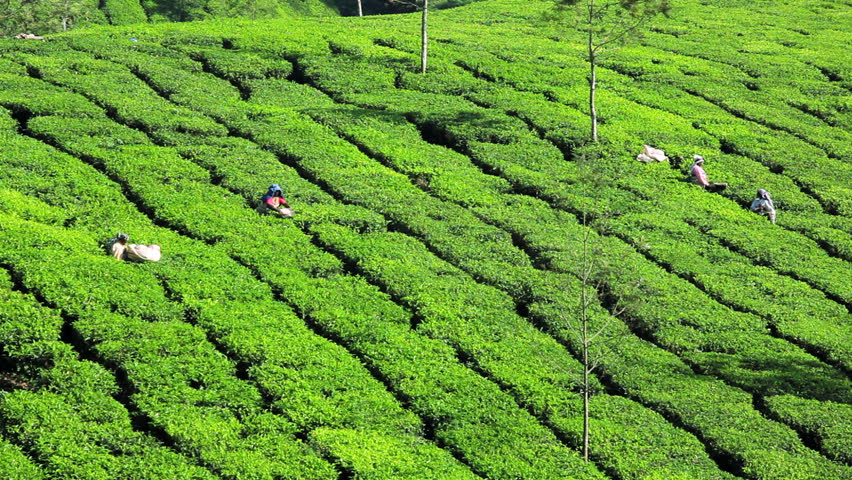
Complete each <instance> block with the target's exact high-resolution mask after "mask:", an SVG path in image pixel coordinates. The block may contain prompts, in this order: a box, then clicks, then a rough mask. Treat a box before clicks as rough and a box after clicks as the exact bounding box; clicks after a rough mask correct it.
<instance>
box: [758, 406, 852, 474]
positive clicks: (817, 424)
mask: <svg viewBox="0 0 852 480" xmlns="http://www.w3.org/2000/svg"><path fill="white" fill-rule="evenodd" d="M766 404H767V408H769V411H770V412H771V413H772V415H774V416H777V417H779V418H782V419H783V420H784V421H785V422H787V423H790V424H793V425H796V426H797V428H799V429H800V430H801V431H802V432H804V436H805V437H806V438H810V439H815V440H816V442H817V444H818V445H819V448H820V450H822V451H824V452H826V454H827V455H828V456H829V458H833V459H834V460H837V461H839V462H844V463H846V464H847V465H850V464H852V452H850V451H849V445H850V444H852V405H849V404H846V403H833V402H814V401H812V400H806V399H802V398H797V397H793V396H789V395H779V396H775V397H769V398H767V399H766Z"/></svg>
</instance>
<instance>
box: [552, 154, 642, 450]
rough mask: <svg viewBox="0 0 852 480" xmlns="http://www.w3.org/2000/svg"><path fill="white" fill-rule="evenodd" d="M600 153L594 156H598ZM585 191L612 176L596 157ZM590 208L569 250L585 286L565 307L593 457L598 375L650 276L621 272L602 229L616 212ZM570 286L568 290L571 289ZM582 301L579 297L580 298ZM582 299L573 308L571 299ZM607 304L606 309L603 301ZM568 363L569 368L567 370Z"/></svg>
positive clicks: (583, 171) (583, 179)
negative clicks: (621, 323) (620, 324)
mask: <svg viewBox="0 0 852 480" xmlns="http://www.w3.org/2000/svg"><path fill="white" fill-rule="evenodd" d="M593 158H594V157H593ZM578 163H579V164H580V183H581V191H582V193H581V195H582V196H584V197H586V196H587V194H588V192H590V191H596V190H598V189H599V187H601V186H602V185H603V184H604V183H605V182H606V181H607V180H606V177H605V176H604V174H603V173H602V172H601V171H599V170H597V168H599V167H598V166H597V164H596V162H594V160H593V159H592V160H589V159H586V158H583V159H579V160H578ZM589 210H590V208H589V207H586V206H583V207H581V211H580V213H579V215H578V216H579V220H580V225H581V227H582V228H581V234H580V236H579V238H577V239H576V242H575V243H576V244H577V246H576V247H574V248H571V249H569V250H567V253H569V254H570V255H572V257H571V258H570V262H571V265H572V271H571V272H570V273H571V274H572V277H574V278H576V279H577V280H579V290H578V289H577V288H576V287H575V288H572V293H566V294H565V300H564V301H565V302H566V303H565V305H566V307H565V308H564V309H562V310H561V312H560V313H559V317H560V323H561V325H560V326H559V327H560V329H561V330H563V331H564V332H566V333H567V335H568V338H566V340H568V341H569V343H570V344H572V345H573V346H574V347H575V355H577V356H578V357H579V360H580V369H581V371H580V372H579V374H578V373H577V372H576V371H568V373H569V374H570V375H571V376H572V377H573V379H574V381H575V382H576V384H577V386H578V387H579V390H580V393H581V395H582V398H583V445H582V450H583V459H585V460H586V461H589V443H590V432H591V425H590V416H591V415H590V413H591V402H592V396H593V394H594V392H595V383H594V381H593V380H594V375H595V374H596V373H597V371H598V370H599V369H600V367H601V365H602V363H603V361H604V360H605V359H606V358H607V356H609V355H610V354H611V353H612V352H613V351H614V350H615V349H616V348H618V346H619V345H620V343H621V341H622V340H623V339H624V336H625V334H626V333H627V332H626V331H625V330H624V329H623V328H621V329H618V328H614V327H615V323H616V322H617V321H618V319H619V318H621V317H622V316H624V315H626V314H627V313H629V311H630V310H631V309H632V308H635V307H636V306H637V305H638V304H639V303H640V302H641V301H642V297H641V290H642V289H643V283H644V279H642V278H638V279H636V280H635V281H632V280H630V279H626V278H625V277H624V275H623V274H622V273H621V272H619V271H618V270H619V269H618V265H617V264H614V263H613V262H612V261H611V260H612V259H613V255H612V254H611V253H610V252H607V251H606V245H605V242H604V240H603V239H602V238H601V236H600V235H599V234H598V232H599V231H606V229H607V227H606V224H607V222H608V220H609V219H610V218H611V216H610V214H609V213H607V212H598V213H596V214H594V215H592V214H591V213H590V212H589ZM616 277H617V278H618V282H619V284H620V287H619V288H618V297H617V298H615V297H614V296H613V295H611V293H610V292H612V290H613V289H612V288H611V286H610V285H611V283H610V282H612V281H613V279H614V278H616ZM566 292H567V291H566ZM575 302H576V303H575ZM571 304H574V305H576V308H571V307H570V305H571ZM602 306H603V307H605V309H602V308H601V307H602ZM560 368H563V371H567V370H565V369H564V367H561V366H560Z"/></svg>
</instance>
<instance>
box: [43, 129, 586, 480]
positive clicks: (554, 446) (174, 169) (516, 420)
mask: <svg viewBox="0 0 852 480" xmlns="http://www.w3.org/2000/svg"><path fill="white" fill-rule="evenodd" d="M30 126H31V128H33V129H34V131H38V132H39V134H40V135H44V136H46V137H49V138H51V139H52V140H51V141H54V142H58V143H67V146H68V148H70V149H77V148H79V149H80V150H79V151H78V153H79V154H81V155H82V154H83V152H84V150H85V149H86V147H85V146H84V145H85V142H83V141H81V140H80V139H79V138H78V136H77V135H67V133H65V132H64V131H63V129H62V128H60V126H61V124H60V122H58V121H57V120H55V119H49V118H45V119H36V120H34V121H33V122H31V125H30ZM51 126H55V127H56V128H52V127H51ZM66 135H67V136H66ZM94 145H96V143H94ZM136 148H139V147H132V146H131V147H127V148H126V149H122V148H119V149H112V150H109V151H106V152H103V151H101V152H98V149H97V148H93V149H92V152H90V155H89V157H90V158H91V159H92V160H93V161H96V162H103V163H102V164H103V165H104V167H105V168H106V169H107V170H108V171H111V172H112V174H113V175H115V176H118V177H120V178H122V180H123V182H125V185H127V188H129V189H130V190H129V191H130V192H131V193H132V194H133V195H135V196H138V197H139V198H141V199H142V202H143V203H144V202H151V203H152V205H163V206H164V207H165V204H167V203H175V204H179V205H185V204H186V202H187V200H189V199H190V198H193V199H194V198H196V197H195V196H191V195H190V196H182V197H181V198H178V197H177V196H175V194H169V195H171V196H170V197H166V195H167V194H168V193H167V192H168V189H169V188H172V189H173V188H174V187H170V185H172V184H175V182H177V184H180V185H183V186H184V187H185V188H190V185H189V183H184V182H181V181H179V180H178V179H179V178H181V175H182V174H183V173H182V172H189V171H188V170H187V169H188V165H182V164H180V163H178V162H177V161H176V160H177V159H174V158H172V157H169V158H171V160H170V161H169V162H162V163H157V162H154V163H152V164H149V165H147V166H141V165H134V164H133V162H127V161H123V160H122V154H121V152H120V150H128V151H132V150H133V149H136ZM149 152H151V154H153V153H154V152H153V150H149ZM94 153H101V154H103V153H106V154H104V155H103V158H97V156H96V155H93V154H94ZM159 155H165V156H167V157H168V156H169V155H170V154H169V153H168V149H162V151H161V152H160V153H159ZM151 165H154V166H156V167H157V168H162V169H167V170H165V171H163V172H161V173H159V175H163V177H164V178H169V179H170V181H169V182H166V183H162V182H151V181H150V180H145V179H144V178H143V177H145V176H146V175H154V176H156V175H158V173H154V172H156V170H154V171H152V170H151ZM191 175H192V176H191V177H189V178H190V179H197V178H196V177H195V176H194V175H196V174H195V173H191ZM216 188H217V187H215V186H209V187H208V191H207V194H208V195H209V194H210V191H211V190H214V191H215V190H216ZM182 189H183V188H182ZM187 191H192V190H191V189H190V190H187ZM176 193H177V192H176ZM224 197H227V195H224ZM165 198H171V201H166V200H165ZM195 203H197V204H198V205H199V206H200V205H201V204H202V203H204V198H198V200H197V201H195ZM234 205H235V208H236V203H235V204H234ZM244 210H245V209H244ZM181 211H182V210H181V209H172V210H168V209H166V208H163V209H160V210H159V213H161V214H162V215H166V216H168V217H170V218H173V219H174V221H177V222H187V220H190V221H191V219H188V218H187V217H186V216H185V215H186V214H182V213H181ZM184 211H186V212H190V211H192V210H184ZM239 217H240V218H243V217H246V215H245V213H242V214H240V215H239ZM223 218H227V217H223ZM231 220H232V219H231ZM260 220H261V219H259V220H258V221H257V222H255V223H256V224H257V228H254V229H253V231H252V233H251V235H252V236H251V238H255V237H256V235H257V232H258V228H261V226H262V225H263V223H264V222H261V221H260ZM210 221H211V222H212V221H214V219H213V218H211V219H210ZM246 221H248V220H246ZM218 225H219V226H220V227H221V228H222V229H223V231H224V232H225V233H227V232H228V231H230V232H232V233H230V236H231V238H232V239H233V241H231V240H230V239H229V240H228V242H226V243H227V244H228V246H227V248H228V249H229V251H231V252H232V253H233V254H234V255H236V256H238V257H239V258H241V259H242V260H241V261H245V262H247V263H249V264H252V265H253V267H255V268H257V269H258V271H260V272H261V274H262V273H263V271H265V270H266V269H268V268H270V267H273V268H280V267H277V266H276V264H277V263H280V258H276V256H275V255H273V256H269V255H267V254H266V253H264V252H263V251H262V249H260V248H259V247H258V245H255V243H252V242H246V238H247V237H246V231H245V230H242V229H234V228H232V227H230V226H226V225H225V222H221V221H220V222H219V223H218ZM226 227H227V228H228V230H224V229H225V228H226ZM182 228H187V231H190V230H189V229H191V228H196V225H194V224H186V225H185V226H184V227H182ZM197 228H202V227H197ZM209 228H210V226H209V225H208V226H204V229H203V231H204V230H208V231H209ZM235 230H236V231H235ZM261 231H262V230H261ZM220 233H222V231H220ZM223 235H224V233H223ZM270 235H271V233H270ZM270 235H261V237H266V236H270ZM276 235H277V234H276ZM257 241H258V242H264V240H263V239H262V238H261V239H259V240H257ZM270 253H273V252H270ZM259 254H260V255H259ZM278 257H280V256H278ZM313 257H315V255H309V256H295V257H294V259H296V260H297V261H301V262H305V263H302V264H301V268H302V269H303V270H306V271H309V272H312V273H314V274H316V273H318V271H315V265H313V264H311V265H308V264H307V263H308V260H310V258H313ZM290 268H292V266H291V267H290ZM285 276H286V277H287V278H288V279H290V280H292V281H296V279H297V278H296V277H294V276H293V275H285ZM275 277H278V275H276V276H275ZM346 282H347V281H344V285H337V287H335V290H337V291H341V286H345V283H346ZM334 283H335V284H337V283H339V282H334ZM315 284H316V281H314V282H311V281H304V280H303V281H302V282H296V287H297V288H299V289H300V290H302V291H303V292H305V293H309V294H310V296H311V297H312V298H313V301H316V297H315V295H316V293H315V290H316V288H315V287H316V285H315ZM353 286H356V287H357V283H356V284H355V285H353ZM325 288H329V287H325ZM349 288H352V287H349ZM358 288H360V287H358ZM306 289H307V290H306ZM364 293H367V292H366V291H365V292H364ZM303 294H304V293H303ZM361 295H363V293H362V294H361ZM288 298H290V295H288ZM323 298H324V300H326V301H328V300H332V301H333V302H338V301H340V300H346V298H341V299H339V300H336V299H334V298H333V297H332V298H327V297H323ZM313 308H316V309H318V307H317V306H314V307H313ZM335 308H340V307H335ZM312 314H313V315H317V314H318V312H312ZM335 317H337V315H336V314H335ZM326 328H328V327H327V326H326ZM395 335H398V334H395ZM411 341H413V342H414V343H413V345H412V347H411V348H410V350H411V352H412V353H414V352H417V351H425V350H424V347H423V346H420V347H417V345H418V344H420V343H422V341H421V340H416V339H414V338H412V340H411ZM394 343H395V344H399V341H396V342H394ZM373 345H376V344H373ZM376 346H378V345H376ZM372 348H375V346H374V347H372ZM429 348H430V349H434V348H435V347H434V346H433V347H429ZM362 349H363V347H362ZM422 355H423V353H419V354H417V356H419V357H422ZM449 358H452V355H450V357H449ZM447 362H448V359H447V358H443V359H441V360H440V361H437V359H436V362H435V364H434V367H430V369H431V368H438V366H439V365H440V370H441V372H442V373H441V375H436V374H425V373H424V375H423V376H422V377H420V378H423V379H426V378H431V377H436V379H437V377H441V378H443V380H442V382H447V381H449V379H450V378H455V380H454V381H456V382H458V381H461V382H463V383H465V384H468V385H469V386H468V387H466V388H464V389H462V390H463V391H466V392H469V391H471V389H474V390H476V389H479V390H481V394H480V395H478V396H477V398H478V399H480V400H481V399H482V398H490V399H491V404H492V407H491V408H490V410H495V409H496V410H497V411H498V412H503V413H502V415H503V416H504V417H505V422H503V421H501V425H500V428H499V431H501V432H503V433H501V435H500V438H501V440H500V441H499V442H496V443H494V442H493V441H492V440H491V439H489V438H488V437H487V436H484V435H483V431H482V430H481V428H479V429H477V432H476V436H475V438H476V440H475V441H473V439H474V437H471V436H470V435H472V434H473V431H470V432H469V433H464V434H463V437H464V441H465V442H467V444H461V441H462V440H458V441H454V442H453V445H457V447H456V448H458V449H459V450H461V451H463V452H464V454H465V455H470V456H471V457H473V458H474V459H475V461H476V462H478V463H477V464H478V465H481V466H479V467H477V468H488V469H492V470H493V469H497V471H503V470H505V469H509V470H508V471H523V472H525V474H526V475H546V476H553V475H554V474H555V473H556V472H559V471H564V470H565V469H566V468H571V469H575V468H581V469H582V470H587V468H586V467H580V466H579V465H577V466H575V467H568V465H570V464H571V463H572V462H575V461H574V460H570V459H571V457H572V456H571V455H568V452H567V450H566V451H564V452H562V447H558V442H556V441H555V438H553V437H552V434H549V433H544V432H545V431H542V430H541V427H540V426H536V425H535V422H530V420H524V414H520V413H512V411H513V410H512V409H516V408H517V407H514V406H513V405H514V404H513V403H512V402H511V401H509V402H508V403H506V400H498V399H499V398H500V394H499V393H498V392H499V390H492V391H491V392H490V393H488V392H489V390H490V389H491V388H494V387H488V386H487V383H481V382H477V381H475V380H474V379H475V378H476V377H470V374H469V373H465V372H468V371H467V370H465V369H459V370H458V371H457V372H456V373H454V374H452V375H450V371H448V369H447V365H448V363H447ZM396 368H399V367H396ZM409 370H410V369H406V368H401V369H400V370H399V371H400V372H403V371H406V372H409V373H407V374H406V375H410V371H409ZM436 371H437V370H436ZM429 383H432V382H431V381H430V382H429ZM476 383H481V386H479V387H475V386H474V385H476ZM439 388H443V387H439ZM454 390H455V388H451V389H450V391H449V392H448V393H450V395H451V396H450V397H449V398H448V399H447V400H450V399H452V404H455V405H456V407H455V408H451V409H450V410H446V411H445V410H444V407H441V409H440V411H441V412H442V413H440V414H438V413H437V412H436V411H434V410H432V406H433V404H431V403H427V404H424V405H422V406H420V407H419V408H420V410H419V411H421V412H426V414H427V416H431V417H432V418H435V415H437V418H444V417H445V416H446V415H448V414H449V412H474V411H476V410H475V409H474V410H471V408H469V407H468V408H465V407H462V406H461V405H460V404H459V402H460V401H464V402H468V401H470V400H472V399H470V400H468V399H465V400H463V399H462V398H461V397H459V396H457V395H456V394H454V393H451V392H452V391H454ZM427 391H429V392H431V393H430V394H429V395H428V398H435V397H436V395H438V391H436V389H435V387H429V389H428V390H427ZM412 393H413V392H412ZM418 395H419V394H418ZM495 395H497V396H496V397H495ZM445 396H446V395H445ZM424 399H425V398H424ZM447 400H445V401H444V402H442V403H441V405H444V406H448V404H446V401H447ZM477 401H479V400H477ZM430 411H431V412H433V413H430ZM484 413H487V412H483V414H484ZM475 415H477V416H478V415H480V413H476V414H475ZM488 415H489V417H491V418H493V417H494V413H493V412H492V413H488ZM519 415H520V416H519ZM458 416H459V414H453V415H452V417H458ZM527 418H529V417H527ZM474 423H477V424H478V423H479V422H474ZM435 428H436V430H441V434H442V435H448V434H451V433H452V430H455V429H456V428H457V427H455V426H451V425H449V424H446V425H442V426H441V427H440V429H438V427H435ZM448 428H450V429H451V430H447V429H448ZM521 428H523V429H525V431H523V430H521ZM495 429H496V427H495ZM513 431H514V432H517V433H516V434H515V435H519V436H518V437H516V439H515V440H511V441H510V443H509V444H508V445H514V446H512V447H511V448H512V449H513V450H514V451H515V452H516V453H515V454H514V457H515V458H516V460H513V461H512V462H510V463H507V462H506V455H507V452H506V451H505V450H500V452H501V453H499V455H500V458H501V459H502V460H501V461H500V462H499V465H498V464H497V463H493V462H492V463H491V464H488V463H486V461H485V460H483V459H480V458H477V456H482V457H483V458H487V457H488V456H489V455H492V454H495V453H493V452H494V448H493V447H492V448H484V447H483V446H482V442H483V441H487V442H491V445H493V446H496V445H501V444H502V445H507V444H506V442H507V441H508V440H509V439H511V438H512V437H508V438H507V436H506V432H513ZM443 432H446V433H443ZM461 433H462V431H459V432H458V433H454V434H453V435H459V434H461ZM521 435H522V437H521ZM530 436H532V437H530ZM548 437H550V439H548ZM439 438H440V437H439ZM445 438H453V437H445ZM521 438H523V439H524V440H523V441H521ZM529 438H538V439H537V440H535V441H531V440H529ZM472 441H473V442H472ZM519 442H520V443H519ZM522 444H523V445H528V447H526V448H521V445H522ZM530 448H531V449H532V450H530V451H525V450H528V449H530ZM542 448H548V449H551V451H552V452H553V453H552V454H548V455H547V456H545V457H542V451H541V449H542ZM536 452H538V453H536ZM533 458H535V459H536V460H535V461H536V463H537V464H539V463H541V462H542V461H543V458H547V459H548V460H546V462H550V465H551V466H550V467H547V468H538V469H536V470H530V469H529V467H524V466H523V464H524V463H526V462H528V461H531V459H533ZM527 459H529V460H527ZM566 462H567V463H566Z"/></svg>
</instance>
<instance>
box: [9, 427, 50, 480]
mask: <svg viewBox="0 0 852 480" xmlns="http://www.w3.org/2000/svg"><path fill="white" fill-rule="evenodd" d="M0 475H3V478H8V479H9V480H42V479H44V478H45V476H44V475H45V474H44V472H43V471H42V470H41V469H40V468H39V467H37V466H36V465H35V464H34V463H33V462H32V460H30V459H29V458H27V457H26V456H25V455H24V454H23V453H22V452H21V450H20V449H19V448H18V447H17V446H15V445H13V444H11V443H9V442H8V441H7V440H6V439H4V438H2V437H0Z"/></svg>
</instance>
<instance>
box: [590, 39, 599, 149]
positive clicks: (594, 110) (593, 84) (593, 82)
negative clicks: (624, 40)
mask: <svg viewBox="0 0 852 480" xmlns="http://www.w3.org/2000/svg"><path fill="white" fill-rule="evenodd" d="M590 57H591V59H592V67H591V68H592V72H591V74H590V75H589V113H590V116H591V117H592V142H594V143H598V107H597V104H596V103H595V92H596V91H597V86H598V79H597V68H596V65H595V62H596V61H597V59H596V58H595V54H594V53H591V54H590Z"/></svg>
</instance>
